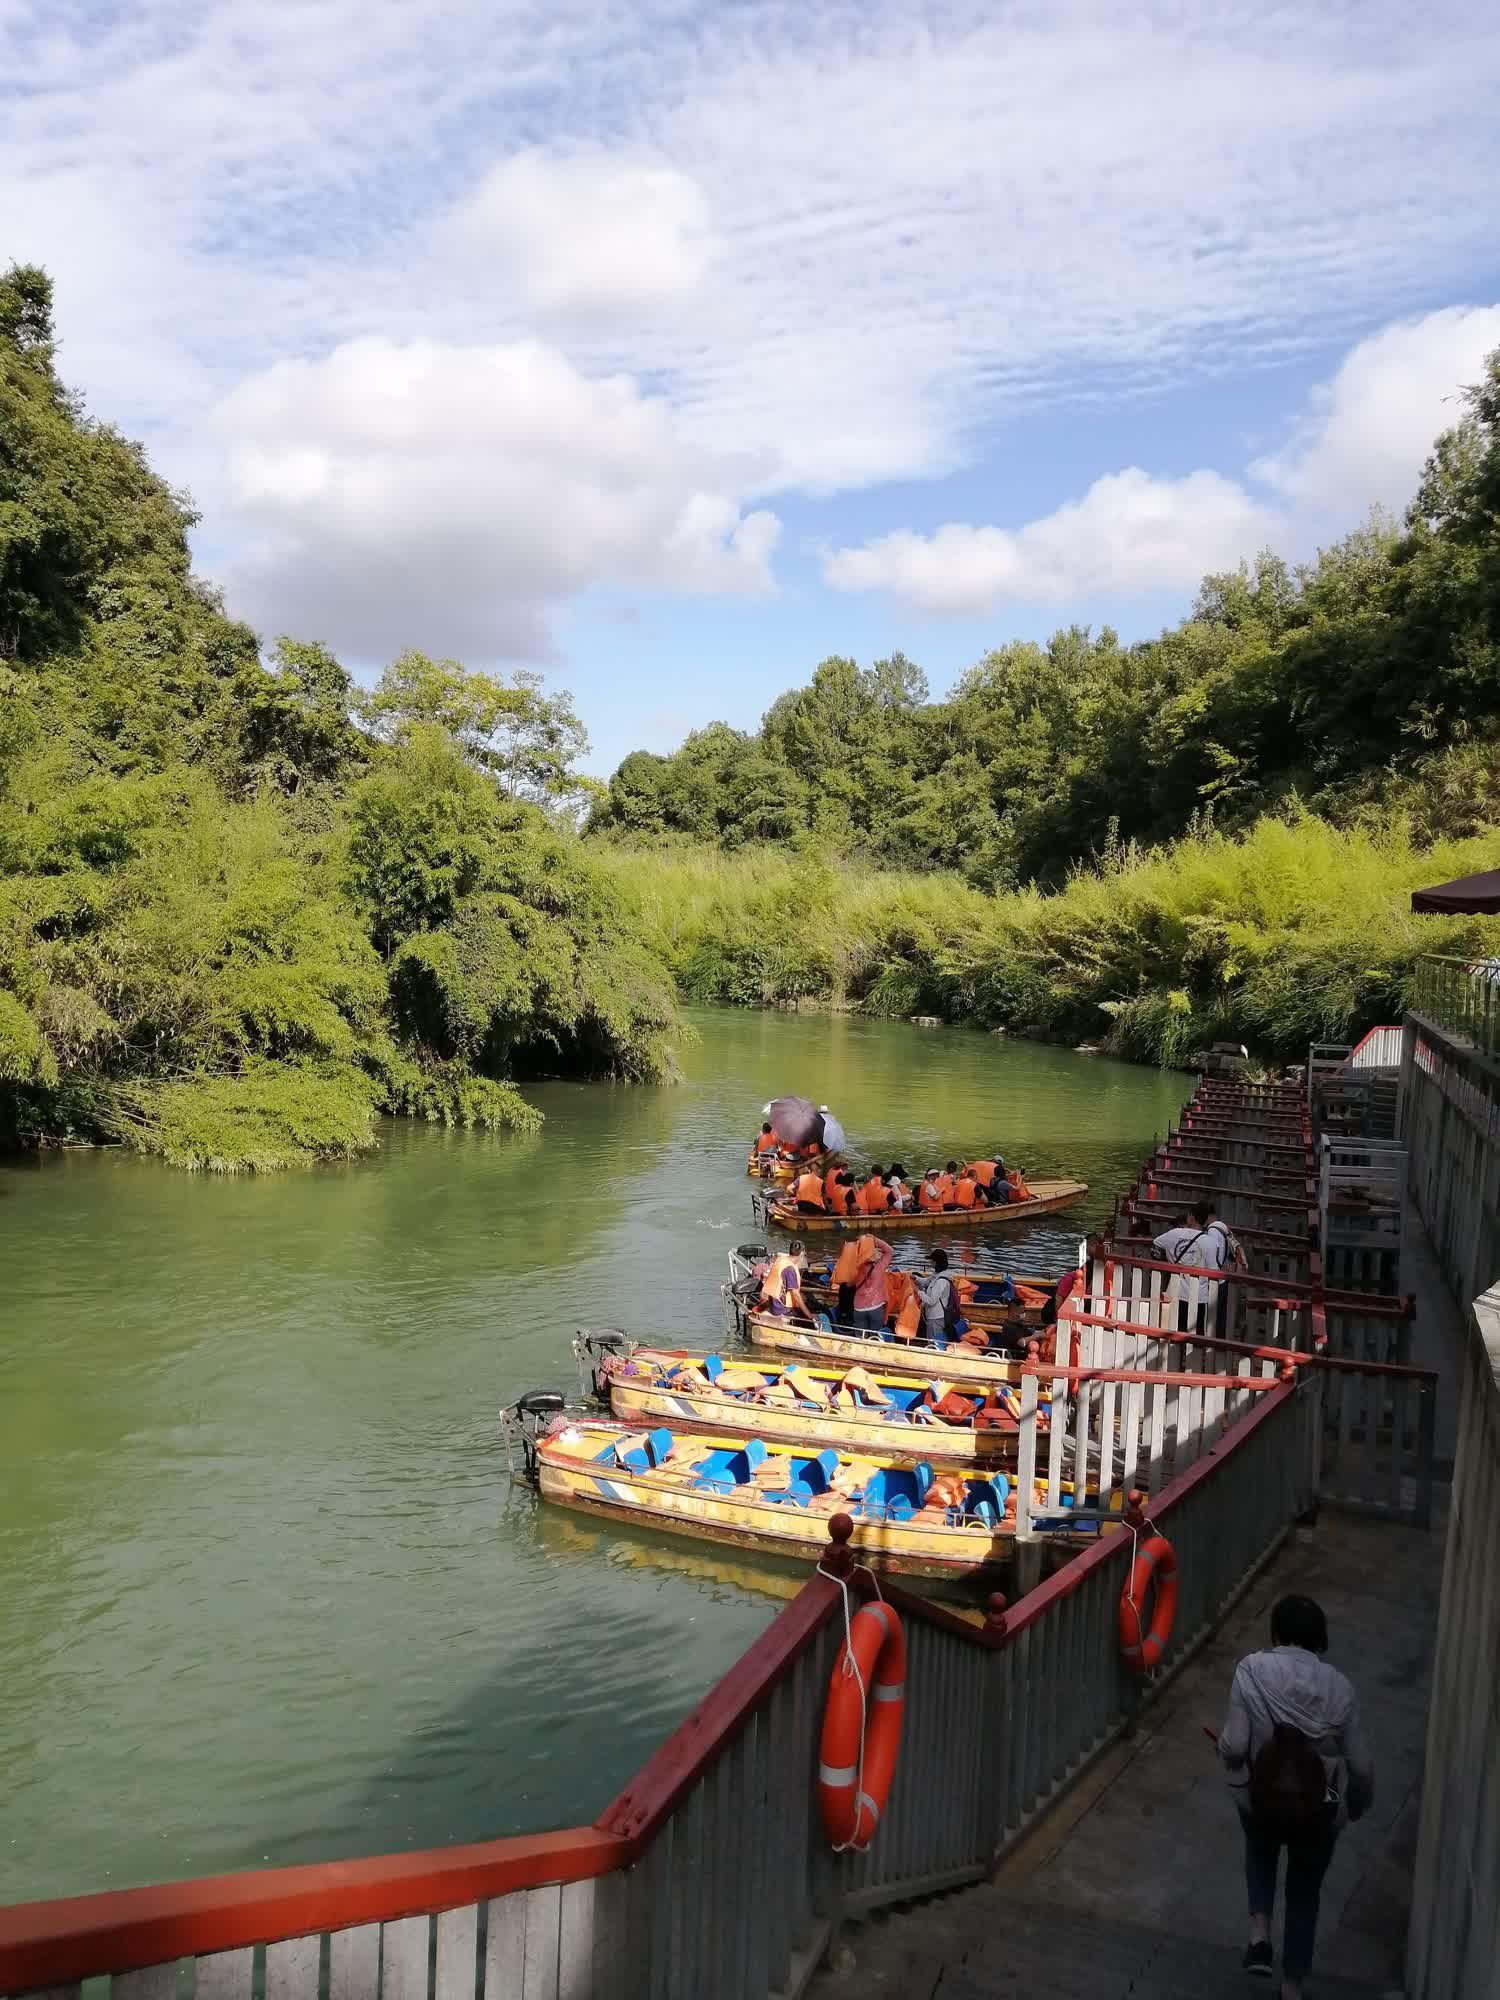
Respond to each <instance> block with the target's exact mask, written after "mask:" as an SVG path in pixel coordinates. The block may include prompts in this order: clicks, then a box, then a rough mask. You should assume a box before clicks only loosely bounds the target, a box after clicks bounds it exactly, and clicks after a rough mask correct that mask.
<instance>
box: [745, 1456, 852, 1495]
mask: <svg viewBox="0 0 1500 2000" xmlns="http://www.w3.org/2000/svg"><path fill="white" fill-rule="evenodd" d="M838 1469H839V1456H838V1453H837V1452H836V1451H828V1450H824V1451H820V1452H818V1453H817V1454H816V1456H815V1457H812V1458H789V1459H788V1460H787V1475H788V1476H787V1482H786V1485H785V1486H773V1487H770V1488H768V1489H767V1491H766V1492H765V1493H764V1494H763V1495H762V1496H761V1497H762V1498H763V1499H765V1500H769V1501H770V1502H771V1504H772V1505H773V1506H775V1507H787V1506H792V1507H805V1506H806V1505H807V1503H808V1502H809V1501H810V1500H812V1499H815V1498H816V1497H817V1495H818V1494H820V1493H826V1492H827V1491H828V1489H829V1486H830V1484H831V1482H832V1479H833V1475H834V1474H835V1473H836V1472H837V1471H838Z"/></svg>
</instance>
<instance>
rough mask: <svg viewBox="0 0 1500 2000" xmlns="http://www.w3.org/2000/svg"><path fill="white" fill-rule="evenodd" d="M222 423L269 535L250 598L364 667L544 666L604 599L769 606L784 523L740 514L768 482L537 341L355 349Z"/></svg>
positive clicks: (246, 568)
mask: <svg viewBox="0 0 1500 2000" xmlns="http://www.w3.org/2000/svg"><path fill="white" fill-rule="evenodd" d="M214 422H215V425H216V428H217V430H218V431H219V433H220V435H221V436H222V438H223V441H224V446H225V451H226V458H227V468H228V469H227V480H226V499H227V502H228V504H229V505H230V506H231V507H232V508H233V509H234V511H235V512H236V514H237V515H238V516H239V517H240V518H241V519H242V520H243V521H244V522H245V523H246V524H247V526H248V528H249V529H250V531H251V534H252V536H253V540H252V542H251V544H250V546H249V547H248V548H247V550H246V551H245V553H244V554H243V555H242V556H241V557H240V558H239V560H238V561H237V562H236V563H235V564H234V565H233V567H232V569H231V572H230V578H229V582H230V592H231V596H232V598H233V601H234V602H235V604H236V605H237V606H240V607H243V608H244V610H245V611H246V612H247V613H248V615H250V616H251V617H252V618H254V619H257V620H258V621H260V622H261V623H262V624H263V625H264V626H267V627H272V628H275V629H280V628H281V627H283V626H290V627H291V628H293V629H297V630H301V631H305V632H309V633H316V634H321V635H323V636H325V637H327V638H330V639H333V640H334V641H335V642H336V643H337V644H339V645H342V646H345V647H347V648H348V649H350V650H351V651H353V652H354V653H356V654H357V655H362V656H363V657H366V658H381V657H386V656H389V655H390V654H391V653H393V652H395V651H397V650H399V648H400V647H402V646H404V645H409V644H410V645H422V646H424V647H426V648H428V649H430V650H437V651H443V652H453V653H457V654H460V655H463V654H467V655H468V656H469V657H471V658H473V657H478V658H482V659H494V658H539V657H544V656H545V655H546V653H547V650H548V642H547V621H548V614H549V613H550V612H551V610H552V609H553V608H554V607H555V606H556V605H557V604H558V603H559V602H560V601H561V600H562V599H564V598H566V597H568V596H570V595H572V594H574V593H576V592H578V591H581V590H583V589H584V588H586V587H587V586H588V585H590V584H593V583H597V582H602V581H619V582H628V583H638V584H648V585H650V584H655V585H659V586H667V587H670V588H673V589H676V590H679V591H701V592H709V593H736V594H756V593H762V592H764V591H767V590H769V589H770V588H771V573H770V559H771V556H772V554H773V552H774V550H775V547H776V543H777V540H778V537H779V534H780V524H779V523H778V521H777V520H776V517H775V516H774V515H773V514H770V513H768V512H765V511H763V510H757V511H755V512H751V513H745V512H743V511H742V510H741V508H740V506H739V504H738V501H737V500H736V498H735V497H734V496H735V494H736V493H737V491H739V490H740V489H741V488H742V487H743V486H744V485H745V484H746V482H747V478H748V474H749V471H750V470H751V468H749V467H747V466H746V465H745V464H742V463H738V462H736V461H734V460H732V459H727V458H723V457H715V456H713V455H712V454H709V453H706V452H704V451H703V450H702V449H701V448H699V447H697V446H695V445H693V444H691V443H689V442H687V441H685V440H684V439H683V438H682V436H681V434H680V432H679V430H678V428H677V426H676V423H675V420H674V417H673V414H672V411H671V409H670V407H669V406H668V405H667V404H666V403H665V402H663V401H662V400H661V399H659V398H653V397H650V396H646V395H643V394H642V392H641V390H640V389H639V387H638V386H637V385H636V384H635V383H634V382H633V381H631V380H630V379H629V378H628V377H624V376H610V377H605V378H590V377H588V376H585V375H583V374H581V373H580V372H579V371H578V370H577V369H576V368H575V367H574V366H573V365H572V363H571V362H569V361H568V360H567V359H566V358H565V357H564V356H563V355H561V354H560V353H558V351H557V350H556V349H555V348H551V347H547V346H545V345H543V344H542V343H540V342H538V341H534V340H530V341H516V342H510V343H501V344H494V345H490V346H483V347H459V346H455V345H452V344H445V343H441V342H437V341H431V340H417V341H412V342H408V343H404V344H403V343H397V342H394V341H390V340H386V339H384V338H379V337H370V338H367V339H363V340H356V341H350V342H347V343H345V344H343V345H341V346H339V347H337V348H336V349H335V350H334V351H333V353H332V354H330V355H329V356H328V357H327V358H326V359H324V360H321V361H317V362H309V361H284V362H280V363H278V364H276V365H275V366H274V367H272V368H270V369H268V370H266V371H265V372H264V373H262V374H259V375H256V376H253V377H252V378H251V379H250V380H248V381H246V382H244V383H242V384H241V385H240V386H239V387H238V388H237V389H235V390H234V392H233V393H232V394H231V395H230V396H228V397H227V398H225V400H224V401H223V402H222V403H221V404H220V405H219V407H218V409H217V411H216V412H215V416H214Z"/></svg>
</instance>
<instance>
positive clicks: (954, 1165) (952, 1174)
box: [938, 1160, 961, 1208]
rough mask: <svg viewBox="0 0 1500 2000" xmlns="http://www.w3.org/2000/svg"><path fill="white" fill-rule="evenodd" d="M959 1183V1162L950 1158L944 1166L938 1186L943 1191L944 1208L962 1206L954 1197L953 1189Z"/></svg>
mask: <svg viewBox="0 0 1500 2000" xmlns="http://www.w3.org/2000/svg"><path fill="white" fill-rule="evenodd" d="M957 1185H958V1162H957V1160H950V1161H949V1162H948V1164H947V1166H946V1167H944V1169H943V1171H942V1173H941V1175H940V1176H939V1178H938V1186H939V1187H940V1188H941V1189H942V1191H943V1206H944V1208H958V1207H960V1206H961V1204H960V1203H958V1202H956V1201H955V1200H954V1198H953V1191H954V1189H955V1188H956V1187H957Z"/></svg>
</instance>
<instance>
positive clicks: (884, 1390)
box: [574, 1334, 1050, 1466]
mask: <svg viewBox="0 0 1500 2000" xmlns="http://www.w3.org/2000/svg"><path fill="white" fill-rule="evenodd" d="M574 1347H575V1351H576V1352H577V1354H578V1357H579V1361H580V1364H581V1365H583V1366H587V1365H588V1364H590V1363H592V1367H593V1378H594V1380H593V1386H594V1389H595V1393H596V1394H597V1395H598V1396H599V1397H600V1399H601V1400H603V1401H606V1402H607V1403H608V1405H609V1407H610V1410H611V1412H612V1413H613V1415H614V1416H615V1417H617V1418H618V1419H619V1420H620V1421H621V1422H622V1423H630V1424H635V1425H637V1426H647V1427H649V1426H650V1425H653V1424H665V1425H667V1426H668V1427H669V1428H670V1429H673V1430H677V1431H682V1430H708V1431H715V1430H716V1431H723V1432H733V1433H735V1435H737V1436H741V1437H761V1438H765V1439H768V1440H769V1439H774V1440H777V1441H779V1442H782V1443H788V1444H800V1445H802V1446H803V1447H804V1449H812V1450H817V1449H821V1448H822V1447H824V1446H827V1445H831V1446H833V1447H834V1448H835V1449H836V1450H838V1451H844V1452H858V1453H866V1454H868V1453H874V1454H876V1455H879V1456H894V1457H897V1458H900V1459H902V1460H903V1461H910V1460H913V1459H926V1460H928V1461H929V1462H931V1463H932V1464H934V1465H936V1464H939V1463H942V1464H944V1465H948V1464H981V1465H1000V1466H1006V1465H1011V1466H1013V1465H1014V1463H1015V1458H1016V1441H1017V1434H1018V1419H1019V1417H1020V1411H1021V1402H1020V1395H1019V1392H1018V1391H1017V1390H1016V1389H1015V1388H1014V1386H1013V1385H1011V1384H1009V1383H1004V1382H993V1381H992V1382H990V1383H988V1384H985V1385H983V1386H981V1387H978V1388H977V1389H976V1392H975V1394H973V1395H969V1394H965V1393H964V1392H963V1391H961V1390H959V1389H957V1388H956V1386H955V1385H954V1384H953V1382H951V1381H950V1380H949V1379H948V1378H947V1377H946V1376H944V1375H942V1374H939V1375H936V1376H932V1377H928V1378H925V1379H924V1378H922V1377H920V1376H917V1375H903V1374H899V1373H893V1372H889V1371H888V1370H882V1371H881V1372H880V1373H878V1374H876V1373H871V1372H869V1371H868V1370H866V1369H863V1368H861V1367H859V1366H858V1365H857V1364H856V1365H855V1366H853V1367H852V1368H845V1369H837V1368H827V1367H821V1368H819V1367H809V1366H807V1365H806V1364H804V1363H802V1362H798V1361H792V1362H783V1361H781V1360H779V1359H774V1358H771V1357H761V1356H755V1355H749V1356H743V1357H741V1356H737V1355H731V1356H729V1357H727V1358H726V1357H725V1356H723V1355H720V1354H697V1353H692V1352H689V1351H687V1350H686V1349H682V1348H660V1347H641V1346H634V1345H628V1344H627V1345H626V1346H625V1347H624V1348H623V1349H621V1348H618V1347H616V1346H614V1345H613V1343H611V1345H610V1346H608V1347H601V1346H597V1345H596V1344H595V1343H594V1342H593V1341H591V1339H590V1336H588V1335H587V1334H580V1335H579V1337H578V1340H577V1341H575V1343H574ZM1049 1414H1050V1409H1049V1406H1048V1405H1047V1404H1045V1403H1044V1404H1043V1405H1042V1407H1041V1409H1040V1410H1039V1412H1038V1426H1039V1428H1045V1426H1046V1424H1047V1421H1048V1417H1049Z"/></svg>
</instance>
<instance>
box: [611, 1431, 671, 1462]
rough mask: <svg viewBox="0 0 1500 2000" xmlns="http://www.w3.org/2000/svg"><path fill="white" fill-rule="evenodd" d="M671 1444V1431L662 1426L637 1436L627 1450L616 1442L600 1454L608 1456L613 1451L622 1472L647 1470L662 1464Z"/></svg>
mask: <svg viewBox="0 0 1500 2000" xmlns="http://www.w3.org/2000/svg"><path fill="white" fill-rule="evenodd" d="M672 1444H673V1438H672V1433H671V1432H670V1431H669V1430H667V1429H666V1428H665V1426H662V1427H660V1428H658V1429H656V1430H654V1431H647V1433H646V1435H645V1437H643V1438H637V1439H636V1440H635V1442H634V1443H633V1444H632V1445H631V1446H630V1448H629V1449H628V1450H622V1449H621V1447H620V1445H618V1444H616V1445H611V1446H610V1447H609V1451H606V1452H603V1453H601V1454H600V1455H601V1457H608V1456H609V1453H610V1452H613V1453H614V1455H615V1460H616V1463H617V1464H618V1465H619V1466H620V1468H621V1470H622V1471H624V1472H649V1471H650V1470H651V1469H652V1467H653V1466H657V1465H660V1464H662V1462H663V1461H664V1460H665V1458H666V1456H667V1453H668V1452H669V1451H670V1450H671V1449H672Z"/></svg>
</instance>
